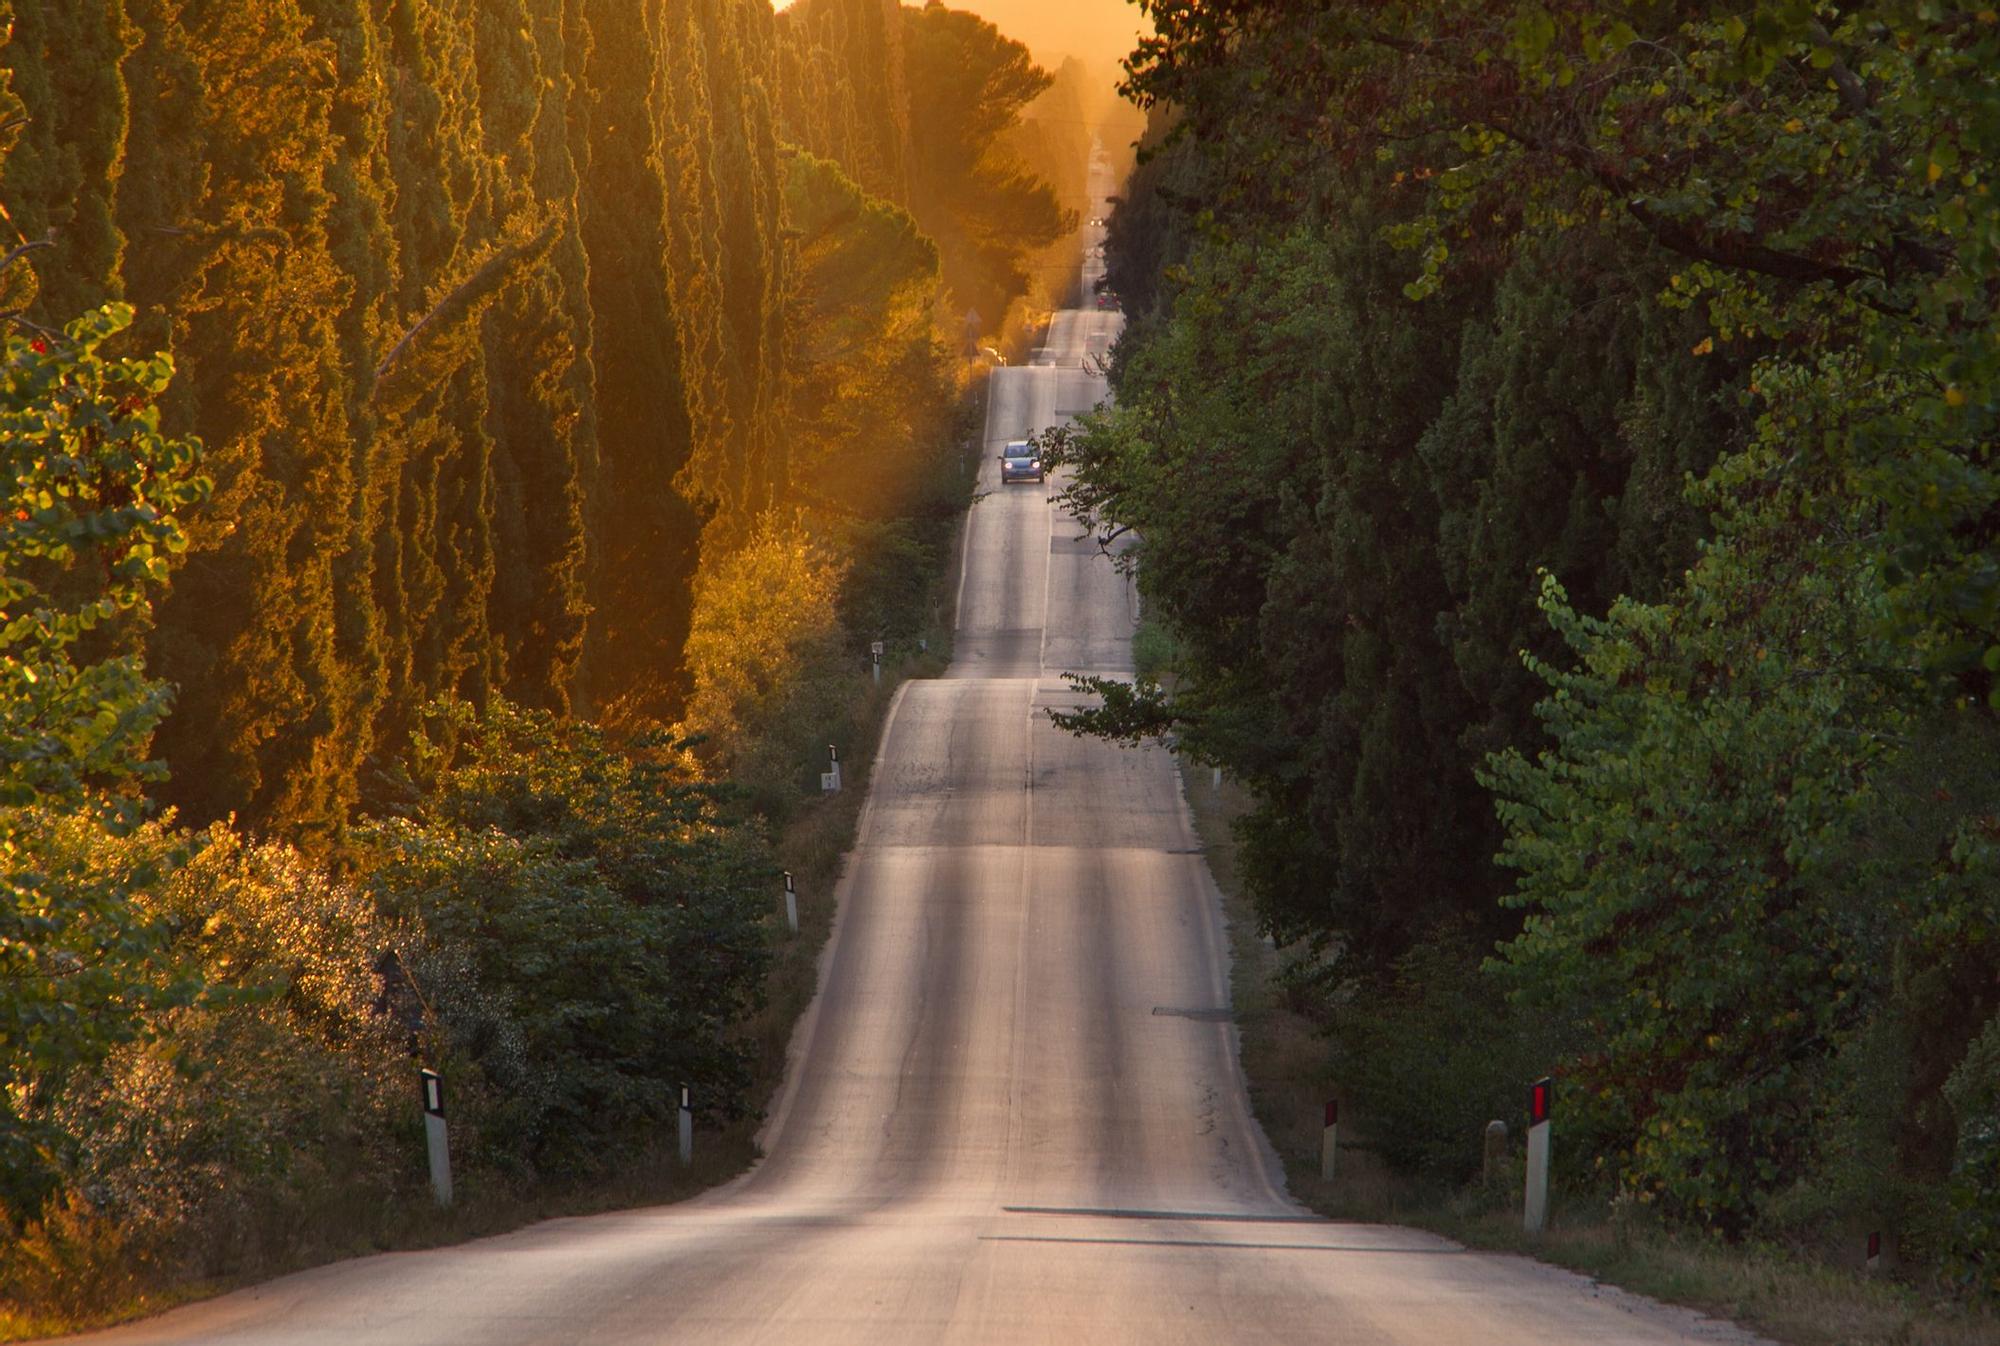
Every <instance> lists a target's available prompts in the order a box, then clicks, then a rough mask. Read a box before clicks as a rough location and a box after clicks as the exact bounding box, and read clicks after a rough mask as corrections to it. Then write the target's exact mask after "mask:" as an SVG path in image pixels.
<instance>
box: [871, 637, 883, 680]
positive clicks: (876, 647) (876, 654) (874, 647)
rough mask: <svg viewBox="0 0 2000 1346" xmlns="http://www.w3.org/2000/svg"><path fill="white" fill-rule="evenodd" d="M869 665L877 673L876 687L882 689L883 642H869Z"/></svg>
mask: <svg viewBox="0 0 2000 1346" xmlns="http://www.w3.org/2000/svg"><path fill="white" fill-rule="evenodd" d="M868 663H869V666H870V667H871V668H872V669H874V671H875V685H876V686H877V687H880V686H881V685H882V642H881V641H879V640H872V641H870V642H868Z"/></svg>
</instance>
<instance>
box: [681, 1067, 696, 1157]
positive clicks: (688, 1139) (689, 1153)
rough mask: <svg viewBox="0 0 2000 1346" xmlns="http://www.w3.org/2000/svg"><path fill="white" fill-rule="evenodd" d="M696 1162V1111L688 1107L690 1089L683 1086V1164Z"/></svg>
mask: <svg viewBox="0 0 2000 1346" xmlns="http://www.w3.org/2000/svg"><path fill="white" fill-rule="evenodd" d="M693 1162H694V1109H693V1108H691V1107H689V1106H688V1087H687V1086H686V1085H685V1084H683V1085H682V1086H681V1163H683V1164H692V1163H693Z"/></svg>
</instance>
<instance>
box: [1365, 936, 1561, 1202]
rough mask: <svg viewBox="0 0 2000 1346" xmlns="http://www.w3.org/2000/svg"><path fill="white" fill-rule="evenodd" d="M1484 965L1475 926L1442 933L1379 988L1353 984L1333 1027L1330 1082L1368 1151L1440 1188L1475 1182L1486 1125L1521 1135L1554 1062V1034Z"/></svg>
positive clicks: (1400, 963)
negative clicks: (1358, 1123)
mask: <svg viewBox="0 0 2000 1346" xmlns="http://www.w3.org/2000/svg"><path fill="white" fill-rule="evenodd" d="M1484 957H1485V951H1484V949H1483V948H1482V947H1481V946H1480V944H1479V942H1478V940H1477V938H1476V937H1475V936H1474V934H1473V933H1472V931H1471V930H1470V929H1469V928H1468V927H1466V926H1463V925H1448V926H1445V927H1442V928H1440V929H1438V930H1436V931H1434V932H1433V933H1432V935H1431V936H1430V938H1428V939H1426V940H1424V941H1422V942H1420V943H1418V944H1417V945H1415V946H1414V947H1413V948H1411V949H1410V951H1409V952H1407V953H1405V954H1404V955H1403V956H1402V957H1401V958H1399V959H1397V960H1396V963H1395V966H1394V971H1393V973H1392V974H1391V975H1390V976H1389V977H1387V978H1385V979H1384V980H1383V981H1382V982H1380V983H1377V984H1372V985H1366V986H1362V985H1350V986H1349V987H1347V988H1346V989H1345V990H1344V991H1343V992H1342V993H1341V994H1340V995H1339V997H1338V999H1337V1002H1336V1004H1335V1006H1334V1009H1333V1013H1332V1022H1331V1025H1330V1027H1329V1030H1328V1035H1329V1037H1330V1039H1331V1042H1332V1049H1333V1051H1332V1055H1333V1077H1334V1079H1335V1080H1336V1081H1337V1082H1338V1083H1339V1086H1340V1089H1341V1091H1342V1092H1343V1093H1344V1094H1345V1095H1347V1096H1348V1097H1349V1098H1351V1099H1352V1100H1353V1102H1354V1104H1355V1105H1356V1106H1357V1107H1358V1108H1359V1110H1360V1112H1361V1115H1362V1117H1363V1118H1364V1119H1365V1125H1366V1138H1367V1141H1368V1143H1369V1144H1370V1145H1371V1146H1372V1147H1373V1148H1375V1149H1376V1150H1377V1151H1378V1152H1379V1153H1380V1154H1381V1155H1382V1158H1383V1159H1384V1160H1385V1161H1386V1162H1387V1163H1388V1164H1389V1165H1390V1166H1391V1167H1393V1168H1395V1169H1396V1170H1397V1171H1399V1172H1402V1173H1406V1174H1409V1175H1411V1176H1413V1177H1415V1178H1417V1179H1418V1180H1419V1181H1422V1182H1425V1183H1427V1184H1432V1185H1435V1186H1438V1187H1453V1186H1457V1185H1459V1184H1461V1183H1464V1182H1466V1181H1467V1180H1468V1179H1470V1178H1472V1177H1473V1176H1474V1175H1476V1174H1477V1173H1478V1171H1479V1166H1480V1161H1481V1155H1482V1149H1481V1143H1482V1137H1483V1135H1484V1131H1485V1127H1486V1123H1488V1122H1490V1121H1492V1120H1493V1119H1494V1118H1500V1119H1501V1120H1504V1121H1506V1122H1507V1123H1508V1125H1509V1127H1510V1128H1511V1129H1512V1130H1513V1131H1514V1132H1515V1133H1516V1134H1517V1135H1518V1134H1519V1132H1520V1130H1521V1127H1522V1126H1523V1125H1524V1124H1525V1100H1526V1098H1527V1086H1528V1085H1529V1083H1530V1082H1531V1081H1533V1080H1534V1079H1536V1078H1537V1077H1539V1076H1540V1075H1542V1074H1544V1073H1546V1072H1547V1070H1548V1069H1549V1067H1550V1065H1551V1063H1552V1062H1553V1061H1554V1060H1555V1047H1556V1043H1555V1041H1554V1034H1553V1033H1552V1032H1550V1031H1548V1030H1547V1029H1546V1028H1544V1027H1543V1026H1542V1024H1541V1021H1540V1019H1539V1018H1538V1017H1537V1016H1532V1015H1526V1014H1523V1013H1522V1012H1521V1011H1519V1010H1517V1009H1516V1008H1514V1007H1513V1006H1512V1005H1510V1004H1509V1003H1508V1001H1507V997H1506V994H1505V991H1504V988H1502V987H1501V986H1500V985H1499V984H1498V982H1497V979H1495V978H1493V977H1491V976H1488V975H1486V974H1485V973H1483V972H1481V971H1480V963H1481V961H1482V960H1483V958H1484Z"/></svg>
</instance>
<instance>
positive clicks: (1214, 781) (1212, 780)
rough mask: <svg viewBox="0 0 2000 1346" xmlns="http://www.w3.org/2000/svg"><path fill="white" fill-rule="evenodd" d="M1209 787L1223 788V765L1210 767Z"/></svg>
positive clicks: (1213, 788)
mask: <svg viewBox="0 0 2000 1346" xmlns="http://www.w3.org/2000/svg"><path fill="white" fill-rule="evenodd" d="M1208 788H1209V789H1211V790H1220V789H1221V788H1222V768H1221V767H1219V766H1212V767H1210V768H1209V769H1208Z"/></svg>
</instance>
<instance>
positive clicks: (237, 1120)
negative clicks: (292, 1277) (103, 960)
mask: <svg viewBox="0 0 2000 1346" xmlns="http://www.w3.org/2000/svg"><path fill="white" fill-rule="evenodd" d="M72 823H73V826H72V827H71V829H70V831H71V833H72V834H73V835H72V837H71V840H72V841H76V842H78V843H82V842H84V841H86V840H87V841H88V849H87V850H81V851H79V850H74V849H72V850H69V851H68V852H67V853H66V854H64V853H61V852H59V851H58V850H57V849H55V848H52V849H51V852H50V857H51V858H57V857H58V855H60V858H61V859H62V860H63V861H64V862H65V863H66V864H69V865H73V866H81V867H82V868H84V869H87V870H95V871H103V872H109V873H118V872H139V873H145V872H151V873H155V874H158V873H164V872H166V871H167V870H168V868H169V861H170V859H172V858H173V857H176V856H178V855H180V854H182V853H183V852H184V851H186V850H187V849H188V848H189V846H190V843H192V847H193V850H194V854H193V857H192V858H191V859H189V860H187V861H186V863H184V864H182V865H181V866H180V867H179V868H176V869H173V870H172V872H171V874H170V876H169V877H167V878H166V879H165V880H164V881H163V882H161V883H160V884H159V885H158V886H157V887H155V888H153V889H152V890H150V891H144V892H142V893H141V894H140V895H139V900H140V902H141V905H142V909H143V910H144V912H145V914H146V916H147V918H148V919H149V920H151V921H153V922H155V923H156V924H157V925H158V926H159V927H160V928H162V929H164V930H166V931H169V932H170V936H169V939H168V943H167V949H166V953H167V957H168V958H170V959H171V960H172V964H173V966H174V969H175V970H176V972H177V973H178V974H179V975H180V976H181V977H183V978H186V979H190V980H199V981H201V982H203V983H206V984H207V985H208V986H210V987H224V986H226V987H228V988H229V989H227V990H210V991H209V992H207V993H205V994H203V995H202V996H200V997H199V998H198V999H192V1000H191V1003H186V1004H182V1005H178V1006H173V1007H169V1008H165V1009H160V1010H155V1011H152V1012H150V1013H148V1014H146V1015H145V1016H144V1021H143V1023H142V1024H141V1025H140V1026H139V1028H138V1029H137V1030H136V1031H135V1032H134V1033H132V1034H130V1035H129V1036H128V1039H127V1040H126V1041H125V1042H123V1043H122V1044H121V1045H120V1046H118V1047H117V1048H115V1049H114V1050H113V1051H111V1052H110V1053H109V1054H108V1055H107V1056H106V1057H105V1058H104V1059H103V1060H102V1061H100V1062H98V1063H95V1064H93V1065H91V1066H90V1067H89V1068H87V1069H79V1070H76V1071H73V1072H71V1073H69V1074H68V1075H67V1076H66V1077H65V1078H64V1079H63V1081H62V1083H61V1086H60V1087H59V1088H55V1089H52V1090H50V1091H49V1092H47V1093H46V1094H45V1095H44V1096H43V1097H42V1099H41V1102H42V1110H41V1112H40V1113H39V1114H38V1115H37V1118H36V1120H38V1121H40V1122H42V1123H44V1124H45V1126H46V1128H47V1132H48V1133H49V1134H51V1135H54V1136H59V1137H61V1138H62V1139H61V1142H60V1144H59V1145H58V1146H57V1147H56V1148H54V1149H53V1150H52V1151H51V1154H50V1157H51V1159H52V1161H53V1162H54V1164H55V1168H56V1172H57V1174H58V1175H59V1184H58V1187H57V1189H56V1191H55V1192H54V1194H53V1196H52V1197H51V1199H49V1200H48V1201H46V1202H45V1203H44V1204H43V1205H42V1206H41V1207H40V1208H39V1211H38V1213H37V1214H36V1216H35V1217H34V1218H32V1219H30V1220H28V1221H27V1222H26V1224H25V1225H24V1227H23V1228H22V1230H21V1231H20V1235H21V1236H20V1238H19V1239H18V1241H16V1242H14V1243H13V1244H12V1245H11V1247H10V1248H9V1249H8V1250H6V1251H0V1292H4V1297H10V1298H13V1299H15V1300H17V1301H18V1302H23V1303H29V1304H44V1305H47V1306H48V1307H50V1308H51V1309H53V1310H56V1311H59V1312H70V1311H74V1310H79V1309H81V1308H84V1307H87V1306H89V1305H92V1304H103V1303H106V1302H115V1301H116V1299H117V1298H118V1296H119V1293H120V1292H121V1291H122V1292H124V1293H130V1291H131V1289H132V1288H133V1287H136V1286H138V1285H140V1284H142V1283H143V1282H144V1281H146V1280H148V1279H152V1278H155V1277H173V1278H200V1277H212V1276H220V1275H227V1274H232V1273H237V1272H244V1271H252V1270H256V1269H258V1268H261V1267H267V1266H277V1265H284V1264H285V1263H286V1261H287V1260H288V1258H289V1257H290V1256H291V1255H292V1254H293V1253H295V1252H296V1251H297V1250H299V1249H300V1248H301V1247H303V1246H308V1245H310V1243H311V1241H312V1240H314V1239H315V1238H317V1237H318V1236H319V1234H318V1231H319V1230H321V1229H323V1228H327V1227H340V1228H346V1229H356V1228H365V1227H368V1226H369V1225H370V1224H371V1223H378V1222H379V1219H380V1216H381V1213H382V1212H383V1211H385V1210H387V1209H389V1208H390V1207H391V1206H392V1205H393V1196H394V1193H395V1192H396V1190H397V1189H398V1188H399V1187H400V1186H401V1185H402V1184H403V1183H405V1182H406V1181H408V1180H410V1179H411V1177H412V1175H413V1173H414V1171H415V1169H414V1157H415V1156H417V1155H418V1154H420V1150H419V1149H418V1148H417V1147H416V1146H415V1145H414V1144H413V1143H410V1137H409V1136H407V1135H403V1134H399V1127H400V1128H401V1130H403V1131H407V1130H408V1129H409V1127H408V1122H409V1121H410V1120H411V1115H412V1114H413V1113H414V1109H413V1108H411V1107H409V1106H406V1105H407V1103H408V1100H409V1098H410V1097H411V1089H412V1087H413V1086H411V1085H410V1084H409V1083H408V1076H409V1068H408V1065H407V1054H406V1051H405V1050H404V1049H403V1048H402V1047H401V1046H400V1045H399V1044H398V1043H397V1042H396V1041H395V1040H394V1035H393V1034H392V1033H391V1032H390V1031H389V1026H388V1024H387V1022H386V1021H385V1020H384V1019H383V1018H382V1017H381V1016H380V1015H379V1014H378V1013H376V1011H375V1009H374V1003H375V1000H376V998H377V986H376V982H375V979H374V977H373V976H372V975H371V973H370V971H369V968H370V965H371V961H372V960H373V958H374V957H375V955H376V953H377V952H378V951H379V950H380V949H381V948H382V947H383V946H384V943H385V941H386V939H387V932H386V930H385V929H384V927H383V926H382V925H381V923H380V922H379V921H378V920H377V919H376V917H375V915H374V912H373V910H372V908H371V907H370V906H369V904H368V902H367V901H366V899H365V898H363V897H362V896H361V895H359V894H358V893H356V892H355V891H354V890H353V889H352V888H350V887H348V886H347V885H345V884H342V883H338V882H336V881H334V880H332V879H330V878H329V877H328V876H327V875H326V874H325V873H324V872H323V871H321V870H320V869H318V868H317V867H315V866H313V865H312V864H310V863H308V862H307V861H305V860H304V859H303V858H302V857H301V856H300V855H299V854H298V853H297V852H295V851H293V850H292V849H291V848H290V847H288V846H284V845H281V844H275V843H273V844H263V845H258V844H253V843H251V842H250V841H247V840H246V839H244V838H243V837H242V836H241V835H239V834H237V833H235V832H233V831H232V830H230V829H229V828H228V827H227V826H224V825H220V824H218V825H216V826H214V827H211V828H210V829H209V830H208V831H207V832H205V833H201V834H197V835H196V836H194V837H191V838H190V837H187V836H185V835H180V834H176V833H175V832H174V831H173V829H172V820H171V818H169V819H166V820H164V821H161V822H157V823H152V824H148V825H146V826H144V827H142V828H139V829H137V830H136V831H134V832H133V833H131V834H129V835H127V836H125V837H120V838H108V837H105V836H104V835H103V834H101V833H90V832H87V831H86V830H85V823H84V821H83V820H72ZM107 1276H108V1277H113V1278H114V1279H115V1280H116V1282H117V1283H116V1284H112V1283H111V1282H109V1281H106V1280H105V1278H106V1277H107ZM70 1301H75V1302H74V1303H72V1302H70Z"/></svg>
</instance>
